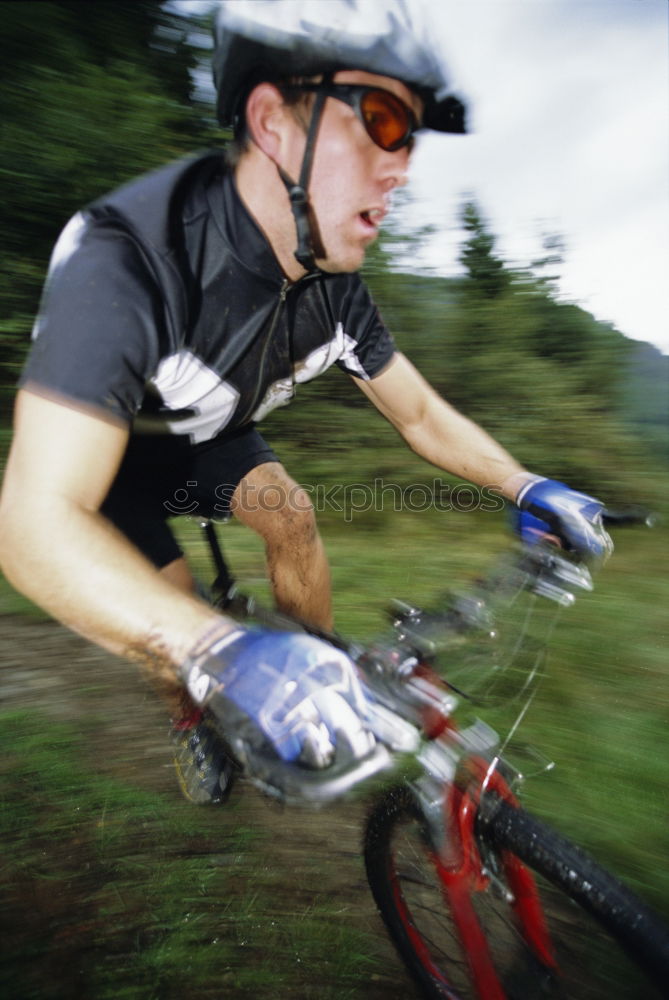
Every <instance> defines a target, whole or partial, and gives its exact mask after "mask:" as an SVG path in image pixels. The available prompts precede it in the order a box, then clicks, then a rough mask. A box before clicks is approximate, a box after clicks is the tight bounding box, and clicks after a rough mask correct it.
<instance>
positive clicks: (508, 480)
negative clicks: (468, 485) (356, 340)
mask: <svg viewBox="0 0 669 1000" xmlns="http://www.w3.org/2000/svg"><path fill="white" fill-rule="evenodd" d="M353 381H354V382H355V383H356V385H358V386H359V388H360V389H361V390H362V391H363V392H364V393H365V395H366V396H367V397H368V398H369V399H370V400H371V402H372V403H374V405H375V406H376V408H377V409H378V410H379V412H380V413H382V414H383V415H384V417H386V418H387V419H388V420H389V421H390V423H391V424H392V425H393V426H394V427H395V428H397V430H398V431H399V433H400V434H401V435H402V437H403V438H404V439H405V441H406V442H407V444H408V445H409V447H410V448H412V450H413V451H415V452H416V453H417V454H418V455H420V456H421V457H422V458H424V459H426V460H427V461H428V462H431V463H432V464H433V465H436V466H437V467H438V468H440V469H444V471H446V472H451V473H453V474H454V475H456V476H460V477H461V478H462V479H467V480H469V482H472V483H475V484H476V485H477V486H491V487H495V488H496V489H498V490H499V491H500V492H501V493H503V495H504V496H506V497H508V498H509V499H511V500H512V499H514V498H515V496H516V494H517V493H518V490H519V489H520V487H521V486H522V484H523V482H524V481H526V480H527V479H529V478H530V477H531V476H530V473H528V472H526V471H525V470H524V469H523V467H522V466H521V465H519V464H518V462H516V460H515V459H514V458H512V456H511V455H509V453H508V452H507V451H505V450H504V448H502V447H501V445H499V444H497V442H496V441H494V440H493V439H492V438H491V437H490V435H489V434H487V433H486V432H485V431H484V430H482V428H480V427H479V426H478V425H477V424H475V423H474V422H473V421H471V420H469V419H468V418H467V417H465V416H463V415H462V414H461V413H458V411H457V410H455V409H454V408H453V407H452V406H451V405H450V404H449V403H447V402H446V400H444V399H442V398H441V396H439V394H438V393H437V392H435V390H434V389H433V388H432V387H431V386H430V385H429V383H428V382H426V381H425V379H424V378H423V376H422V375H420V373H419V372H418V371H417V370H416V369H415V368H414V366H413V365H412V364H411V362H410V361H409V360H408V358H406V357H405V356H404V355H403V354H396V355H395V357H394V358H393V360H392V361H391V363H390V364H389V365H388V367H387V368H386V369H385V370H384V371H383V372H382V373H381V374H380V375H378V376H377V377H376V378H373V379H371V380H370V381H369V382H364V381H362V380H361V379H354V380H353Z"/></svg>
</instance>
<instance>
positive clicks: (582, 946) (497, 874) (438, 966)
mask: <svg viewBox="0 0 669 1000" xmlns="http://www.w3.org/2000/svg"><path fill="white" fill-rule="evenodd" d="M609 520H614V518H613V517H611V518H609ZM615 520H618V521H620V520H623V521H625V520H627V521H637V520H645V515H638V514H636V513H634V512H633V513H631V514H629V515H625V516H622V517H617V518H615ZM202 528H203V530H204V533H205V537H206V540H207V543H208V546H209V549H210V551H211V554H212V558H213V560H214V564H215V567H216V572H217V576H216V580H215V582H214V584H213V587H212V591H213V594H214V597H213V601H214V603H215V605H216V606H217V607H219V608H221V609H222V610H225V612H226V613H227V614H231V615H232V616H233V617H236V618H239V619H241V620H248V619H252V620H255V621H258V622H260V623H262V624H264V625H268V626H271V627H273V628H287V629H304V630H306V631H309V632H311V633H312V634H315V635H318V636H319V637H320V638H323V639H325V640H327V641H329V642H331V643H333V644H334V645H336V646H337V647H339V648H342V649H344V650H346V652H347V653H348V654H349V655H350V656H351V657H352V659H353V660H354V661H355V662H356V664H357V666H358V669H359V672H360V676H361V680H362V682H363V684H364V685H365V687H366V688H367V692H368V694H369V696H370V700H371V702H372V705H373V710H374V712H375V713H376V719H377V729H378V723H379V720H381V721H382V722H383V725H384V735H383V740H380V741H378V742H377V746H376V748H375V750H374V751H373V752H372V753H371V754H370V755H369V756H368V757H367V758H366V759H364V760H363V761H356V762H352V761H346V760H344V761H342V762H340V763H339V764H338V765H337V766H336V767H333V768H328V769H326V771H323V772H319V771H308V770H307V769H305V768H300V767H295V766H291V765H288V764H285V763H283V762H281V761H280V760H279V759H278V757H276V756H275V755H273V754H271V753H264V752H260V751H258V750H257V749H254V748H251V747H250V746H249V745H248V744H247V743H245V742H244V739H243V737H235V736H232V737H229V739H228V742H229V746H230V749H231V752H232V753H233V755H234V756H235V757H236V759H237V762H238V764H239V766H240V767H241V768H242V770H243V771H244V772H245V774H246V776H247V778H248V779H249V780H250V781H251V782H253V783H254V784H255V785H257V786H258V787H260V788H261V789H262V790H263V791H264V792H265V793H268V794H270V795H272V796H275V797H278V798H280V799H282V800H284V801H288V802H311V803H312V804H315V805H323V804H326V803H327V802H328V801H329V800H332V799H333V798H335V797H339V796H341V795H343V794H345V793H346V792H347V791H348V790H350V789H351V788H353V787H354V786H357V785H360V784H361V783H363V782H366V781H368V780H369V779H372V778H373V777H374V776H378V775H383V774H385V773H388V774H390V775H391V776H392V779H391V780H392V783H391V784H390V786H389V787H384V788H383V789H382V791H381V792H380V794H379V793H378V790H377V791H376V793H375V802H374V804H373V807H372V808H371V811H370V812H369V815H368V819H367V822H366V825H365V829H364V834H363V854H364V861H365V867H366V873H367V880H368V883H369V886H370V889H371V892H372V894H373V896H374V899H375V902H376V905H377V908H378V910H379V912H380V914H381V917H382V918H383V921H384V923H385V926H386V928H387V931H388V933H389V935H390V937H391V939H392V941H393V944H394V945H395V948H396V950H397V952H398V953H399V956H400V957H401V959H402V960H403V962H404V963H405V965H406V967H407V969H408V971H409V973H410V974H411V976H412V977H413V979H414V982H415V983H416V985H417V987H418V988H419V990H420V991H421V993H422V994H423V995H424V996H425V997H427V998H442V1000H443V998H447V1000H467V998H471V1000H534V998H538V997H562V998H565V1000H566V998H569V1000H597V998H604V997H606V998H607V1000H613V998H614V997H630V998H632V997H633V998H637V997H644V998H645V997H651V996H656V997H663V996H669V931H668V930H667V928H666V927H665V925H664V924H663V922H662V921H661V920H660V919H659V918H658V917H657V916H656V915H655V914H654V913H653V912H652V911H651V910H650V909H649V908H648V907H647V906H646V905H645V903H643V902H642V901H641V900H640V899H638V898H637V897H636V896H635V895H634V894H633V893H632V892H631V891H630V890H629V889H627V888H626V887H625V886H624V885H623V884H622V883H621V882H619V881H618V880H617V879H616V878H615V877H614V876H612V875H610V874H609V873H608V872H607V871H605V870H604V869H603V868H602V867H601V866H600V865H598V864H597V862H595V861H594V860H593V859H592V858H591V857H590V856H589V855H587V854H586V853H585V852H583V851H582V850H581V849H580V848H578V847H576V846H574V845H573V844H571V843H570V842H569V841H568V840H567V839H566V838H564V837H563V836H562V835H561V834H558V833H556V832H554V831H553V830H552V829H551V828H550V827H549V826H547V825H546V824H545V823H543V822H542V821H539V820H537V819H535V818H534V817H532V816H531V815H530V814H528V813H526V812H525V811H524V809H523V808H522V807H521V805H520V803H519V800H518V797H517V795H518V786H519V785H520V784H521V783H522V780H523V775H522V773H521V772H520V771H519V770H518V769H517V768H516V767H514V766H513V764H512V763H511V762H510V759H509V755H508V749H509V747H510V746H511V743H512V738H513V737H514V736H515V733H516V731H517V728H518V726H519V724H520V722H521V721H522V718H523V717H524V715H525V712H526V711H527V708H528V707H529V704H530V703H531V701H532V698H533V696H534V693H535V691H536V685H537V682H538V680H539V678H540V676H541V674H542V671H543V667H544V661H545V651H546V639H545V638H544V639H541V640H538V639H537V638H536V636H535V635H534V634H533V630H532V623H533V620H534V618H535V617H536V611H537V608H538V607H539V606H540V605H543V606H544V608H546V607H551V608H554V609H555V614H552V615H551V616H550V620H549V622H548V626H547V631H548V634H550V632H551V631H552V629H553V627H554V625H555V621H556V619H557V615H558V614H559V613H560V611H561V609H563V608H564V607H566V606H569V605H570V604H572V603H573V602H574V599H575V593H576V592H577V591H579V590H591V589H592V579H591V576H590V573H589V572H588V570H587V568H586V567H585V566H583V565H578V564H577V563H575V562H573V561H570V560H569V559H567V558H566V557H565V556H564V555H563V554H561V553H560V552H559V551H558V550H556V549H555V548H554V547H552V546H549V545H545V546H544V545H536V546H531V547H527V546H519V547H518V549H517V551H516V552H515V553H514V554H512V555H510V556H508V557H506V558H505V559H504V560H503V561H502V563H501V564H500V565H498V566H497V567H496V568H495V569H494V570H493V572H492V573H491V574H490V575H489V576H488V577H487V578H486V579H485V580H482V581H480V583H479V584H478V586H477V587H476V588H475V589H474V590H473V591H472V592H471V593H469V594H466V595H461V596H459V597H453V598H451V599H450V600H449V602H448V604H447V606H446V607H444V608H441V609H439V610H438V611H436V612H425V611H423V610H421V609H419V608H416V607H412V606H410V605H406V604H401V603H399V602H396V603H395V604H394V605H393V607H392V609H391V619H392V631H391V634H390V636H389V637H387V638H386V639H385V640H384V641H382V642H378V643H374V644H369V645H364V646H363V645H360V644H358V643H356V642H351V641H349V640H347V639H343V638H342V637H340V636H338V635H333V634H329V633H324V632H322V631H321V630H319V629H314V628H310V627H309V626H306V625H304V624H302V623H298V622H296V621H294V620H292V619H290V618H287V617H285V616H284V615H281V614H279V613H277V612H274V611H271V610H268V609H264V608H262V607H260V606H259V605H258V604H257V603H256V602H255V601H254V600H253V599H252V598H249V597H247V596H245V595H244V594H243V593H241V592H240V591H239V590H238V589H237V586H236V584H235V581H234V579H233V577H232V574H231V572H230V569H229V567H228V565H227V562H226V560H225V557H224V555H223V552H222V549H221V547H220V543H219V540H218V535H217V531H216V527H215V525H214V523H213V522H211V521H203V522H202ZM500 609H503V610H504V612H505V613H506V615H507V617H510V618H511V619H512V620H513V619H514V616H515V622H514V628H513V630H512V635H511V638H510V640H509V641H508V642H506V643H505V642H503V641H500V636H499V633H498V628H497V621H498V619H499V617H500ZM454 664H457V665H458V666H457V669H456V668H455V667H454ZM472 682H473V683H472ZM467 686H468V689H465V688H466V687H467ZM510 689H511V690H510ZM502 698H503V699H509V698H511V699H515V700H516V701H517V702H518V704H519V705H520V709H519V711H518V714H517V717H516V720H515V722H514V725H513V726H512V728H511V732H510V733H509V736H507V737H506V738H505V739H504V740H502V738H501V737H500V736H499V735H498V734H497V733H496V732H495V731H494V730H493V729H492V728H491V727H490V726H489V725H487V724H486V723H485V722H483V721H481V720H480V719H474V720H473V721H471V722H470V723H469V724H468V725H466V726H464V727H463V726H461V725H460V724H459V723H458V722H457V720H456V710H459V709H460V707H461V706H462V705H463V704H465V705H470V706H478V705H481V704H490V703H492V702H494V701H496V700H499V699H502ZM541 766H542V768H543V769H549V768H550V767H551V766H552V765H551V764H550V762H543V763H542V765H541ZM378 780H379V779H378V777H377V781H378ZM374 784H375V785H376V782H374ZM386 785H387V780H386ZM567 929H568V933H566V930H567Z"/></svg>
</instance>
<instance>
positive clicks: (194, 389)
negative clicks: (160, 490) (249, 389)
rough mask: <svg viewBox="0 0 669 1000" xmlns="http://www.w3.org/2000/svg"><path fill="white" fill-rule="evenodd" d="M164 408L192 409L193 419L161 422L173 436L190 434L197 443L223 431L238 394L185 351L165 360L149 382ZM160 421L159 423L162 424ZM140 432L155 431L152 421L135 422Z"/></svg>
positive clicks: (177, 418) (142, 417)
mask: <svg viewBox="0 0 669 1000" xmlns="http://www.w3.org/2000/svg"><path fill="white" fill-rule="evenodd" d="M149 385H150V386H153V387H154V388H155V389H156V390H157V392H158V393H159V395H160V397H161V399H162V400H163V402H164V403H165V406H166V407H167V408H168V409H170V410H191V411H193V415H192V416H185V417H176V416H175V418H174V419H172V420H170V419H169V417H168V418H167V419H165V420H164V423H165V424H167V427H168V428H169V430H170V431H172V433H173V434H190V437H191V441H192V442H193V443H194V444H197V443H198V442H200V441H208V440H209V439H210V438H212V437H214V436H215V435H216V434H218V433H219V431H221V430H223V428H224V427H225V425H226V424H227V423H228V421H229V420H230V417H231V416H232V414H233V413H234V412H235V408H236V406H237V402H238V400H239V393H238V391H237V390H236V389H235V387H234V386H232V385H230V383H229V382H223V381H222V379H221V378H220V376H219V375H217V374H216V372H215V371H212V369H211V368H208V367H207V365H205V363H204V361H201V360H200V359H199V358H197V357H196V356H195V355H194V354H192V353H191V352H190V351H188V350H185V349H184V350H181V351H179V352H178V353H177V354H171V355H170V356H169V357H168V358H164V359H163V360H162V361H161V362H160V364H159V365H158V370H157V372H156V374H155V376H154V377H153V378H152V379H151V381H150V383H149ZM161 422H162V421H161ZM135 427H136V428H137V429H138V430H141V431H144V432H146V431H148V430H150V429H157V428H156V424H155V418H154V419H153V420H152V419H151V417H149V416H141V417H139V418H138V419H137V420H136V422H135Z"/></svg>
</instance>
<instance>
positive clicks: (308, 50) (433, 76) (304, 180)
mask: <svg viewBox="0 0 669 1000" xmlns="http://www.w3.org/2000/svg"><path fill="white" fill-rule="evenodd" d="M426 10H427V8H426V6H425V4H424V3H421V4H420V5H419V4H417V3H416V2H414V3H412V4H409V3H408V2H406V0H222V2H220V3H219V6H218V9H217V13H216V19H215V24H214V38H215V47H214V56H213V70H214V83H215V85H216V92H217V114H218V119H219V121H220V122H221V124H222V125H224V126H231V127H232V128H233V129H234V130H235V134H237V135H238V134H240V132H241V129H242V126H243V121H244V107H245V102H246V97H247V96H248V94H249V93H250V91H251V90H252V88H253V87H254V86H255V85H256V84H258V83H260V82H262V81H270V82H281V81H290V80H291V79H295V78H296V77H301V78H304V77H313V76H317V75H321V74H322V75H323V76H324V77H325V79H326V80H328V79H330V80H331V78H332V75H333V74H334V73H336V72H337V71H338V70H342V69H355V70H363V71H366V72H369V73H375V74H378V75H380V76H389V77H392V78H393V79H397V80H401V81H402V82H403V83H405V84H406V85H407V86H408V87H409V88H411V89H412V90H414V91H415V92H416V93H417V94H418V95H419V96H420V97H421V99H422V101H423V103H424V114H423V121H422V126H423V127H425V128H429V129H435V130H436V131H439V132H453V133H463V132H465V131H466V126H465V107H464V104H463V102H462V101H461V100H460V99H459V98H458V97H457V96H456V95H455V94H453V93H452V91H451V84H450V80H449V77H448V73H447V70H446V68H445V66H444V63H443V61H442V59H441V54H440V53H439V52H438V51H437V50H436V49H435V45H434V42H433V39H432V37H431V35H430V31H429V26H428V24H427V22H426V21H425V18H424V15H425V13H426ZM316 89H318V88H316ZM325 97H326V95H325V94H324V93H323V92H321V93H318V94H317V96H316V99H315V102H314V106H313V110H312V113H311V121H310V125H309V129H308V134H307V144H306V149H305V153H304V158H303V161H302V168H301V171H300V177H299V180H298V181H295V180H293V179H292V178H290V177H289V176H288V175H287V174H286V173H285V172H284V171H283V170H282V169H281V168H280V167H278V165H277V169H278V170H279V175H280V177H281V180H282V181H283V183H284V185H285V187H286V189H287V191H288V195H289V198H290V203H291V208H292V212H293V216H294V219H295V226H296V230H297V238H298V247H297V250H296V251H295V256H296V258H297V260H298V261H299V262H300V264H301V265H302V266H303V267H304V268H306V270H307V271H314V270H316V269H317V268H316V262H315V259H316V255H317V254H319V255H320V254H322V252H323V248H322V246H321V245H320V239H319V235H318V225H317V221H316V219H315V218H314V216H313V213H312V211H311V209H310V206H309V199H308V193H307V192H308V186H309V176H310V172H311V164H312V160H313V153H314V146H315V141H316V135H317V131H318V125H319V122H320V117H321V114H322V110H323V104H324V101H325ZM409 138H410V133H407V135H406V137H405V138H403V139H401V140H400V141H399V142H398V143H397V144H396V145H391V146H384V148H388V149H395V148H399V146H400V144H403V143H404V142H406V141H408V139H409Z"/></svg>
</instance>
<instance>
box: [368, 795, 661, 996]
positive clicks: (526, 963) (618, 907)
mask: <svg viewBox="0 0 669 1000" xmlns="http://www.w3.org/2000/svg"><path fill="white" fill-rule="evenodd" d="M476 831H477V840H478V843H479V845H480V852H481V857H482V858H483V859H484V864H485V865H486V867H487V868H488V870H490V871H492V872H493V873H494V874H495V879H494V880H491V881H487V884H486V886H485V888H482V889H481V891H475V892H472V893H471V894H470V898H471V899H472V901H473V903H474V905H475V910H476V912H477V917H478V921H479V924H480V926H481V929H482V930H483V932H484V934H485V936H486V940H487V943H488V949H489V951H490V956H491V958H492V960H493V965H494V966H495V971H496V973H497V977H498V979H499V984H500V987H501V992H500V993H499V994H497V995H499V996H504V997H505V998H508V1000H535V998H537V1000H538V998H540V997H541V998H544V997H549V998H553V997H554V998H560V1000H638V998H639V997H644V998H645V1000H650V998H651V997H656V998H661V997H667V996H669V993H668V992H667V984H669V933H668V932H667V930H666V928H665V927H664V925H663V924H662V923H661V922H660V921H659V920H658V918H657V917H656V916H655V915H654V914H653V913H652V912H651V911H649V910H648V908H647V907H646V906H645V904H643V903H642V902H641V901H640V900H638V899H637V898H636V897H635V896H634V894H633V893H631V892H630V891H629V890H628V889H627V888H626V887H625V886H623V885H622V884H621V883H620V882H619V881H618V880H617V879H616V878H614V877H613V876H612V875H610V874H609V873H608V872H606V871H605V870H604V869H603V868H601V867H600V866H599V865H598V864H597V863H596V862H595V861H593V860H592V859H591V858H590V857H589V856H588V855H587V854H586V853H585V852H584V851H582V850H581V849H580V848H577V847H576V846H574V845H573V844H571V843H570V842H569V841H568V840H566V839H565V838H564V837H562V836H561V835H560V834H558V833H556V832H555V831H553V830H552V829H551V828H550V827H549V826H547V825H546V824H544V823H542V822H541V821H539V820H536V819H535V818H534V817H532V816H530V815H529V814H527V813H526V812H524V810H522V809H520V808H517V807H516V806H514V805H512V804H510V803H508V802H505V801H502V800H501V799H499V798H498V797H497V796H495V795H493V794H488V795H487V796H485V797H484V799H483V802H482V805H481V807H480V809H479V812H478V815H477V821H476ZM364 854H365V864H366V867H367V877H368V880H369V884H370V887H371V890H372V893H373V895H374V898H375V901H376V904H377V906H378V909H379V911H380V913H381V916H382V917H383V920H384V922H385V924H386V927H387V929H388V931H389V933H390V936H391V938H392V940H393V942H394V944H395V947H396V948H397V950H398V952H399V954H400V956H401V957H402V958H403V960H404V962H405V965H406V966H407V968H408V970H409V972H410V973H411V975H412V976H413V978H414V981H415V982H416V984H417V985H418V987H419V989H420V990H421V993H422V995H423V996H425V997H428V998H435V1000H444V998H446V1000H488V998H487V997H481V996H480V994H479V992H477V990H476V989H475V987H474V986H473V984H472V979H471V973H470V968H469V964H468V961H467V956H466V955H465V954H464V953H463V950H462V947H461V945H460V939H459V937H458V934H457V932H456V930H455V928H454V925H453V923H452V920H451V917H450V913H449V906H448V903H447V902H446V897H445V895H444V893H443V887H442V885H441V883H440V880H439V877H438V875H437V864H436V862H435V857H434V852H433V850H432V847H431V843H430V836H429V832H428V828H427V824H426V822H425V819H424V817H423V815H422V813H421V809H420V806H419V804H418V801H417V799H416V797H415V795H414V793H413V792H412V791H411V789H410V787H409V786H401V787H397V788H394V789H392V790H391V791H389V792H387V793H386V794H385V795H384V796H383V798H382V799H381V801H380V802H379V803H378V804H377V806H376V807H375V809H374V810H373V812H372V814H371V815H370V818H369V820H368V823H367V826H366V830H365V843H364ZM518 861H520V862H522V864H523V865H524V866H525V868H527V869H529V871H530V873H531V875H532V877H533V879H534V882H535V883H536V886H537V889H538V891H539V896H540V900H541V908H542V911H543V914H544V918H545V921H546V925H547V928H548V932H549V935H550V940H551V943H552V945H553V946H554V949H555V957H556V960H557V970H556V969H555V968H551V967H549V966H548V965H547V964H545V962H544V961H543V960H542V958H540V957H538V956H537V954H536V952H535V951H534V949H533V948H532V947H531V946H530V945H529V944H528V942H527V935H526V934H525V932H524V930H523V928H522V925H521V924H519V922H518V919H517V912H516V909H517V906H518V905H520V907H521V908H522V906H523V903H522V900H521V901H520V903H517V901H513V900H510V899H509V898H505V897H504V895H503V890H504V886H505V885H508V881H509V880H508V878H506V879H505V875H506V874H507V873H508V871H509V866H511V867H513V866H514V865H517V864H518ZM484 882H486V880H484ZM500 889H501V890H502V891H501V892H500ZM516 895H517V894H516Z"/></svg>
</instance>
